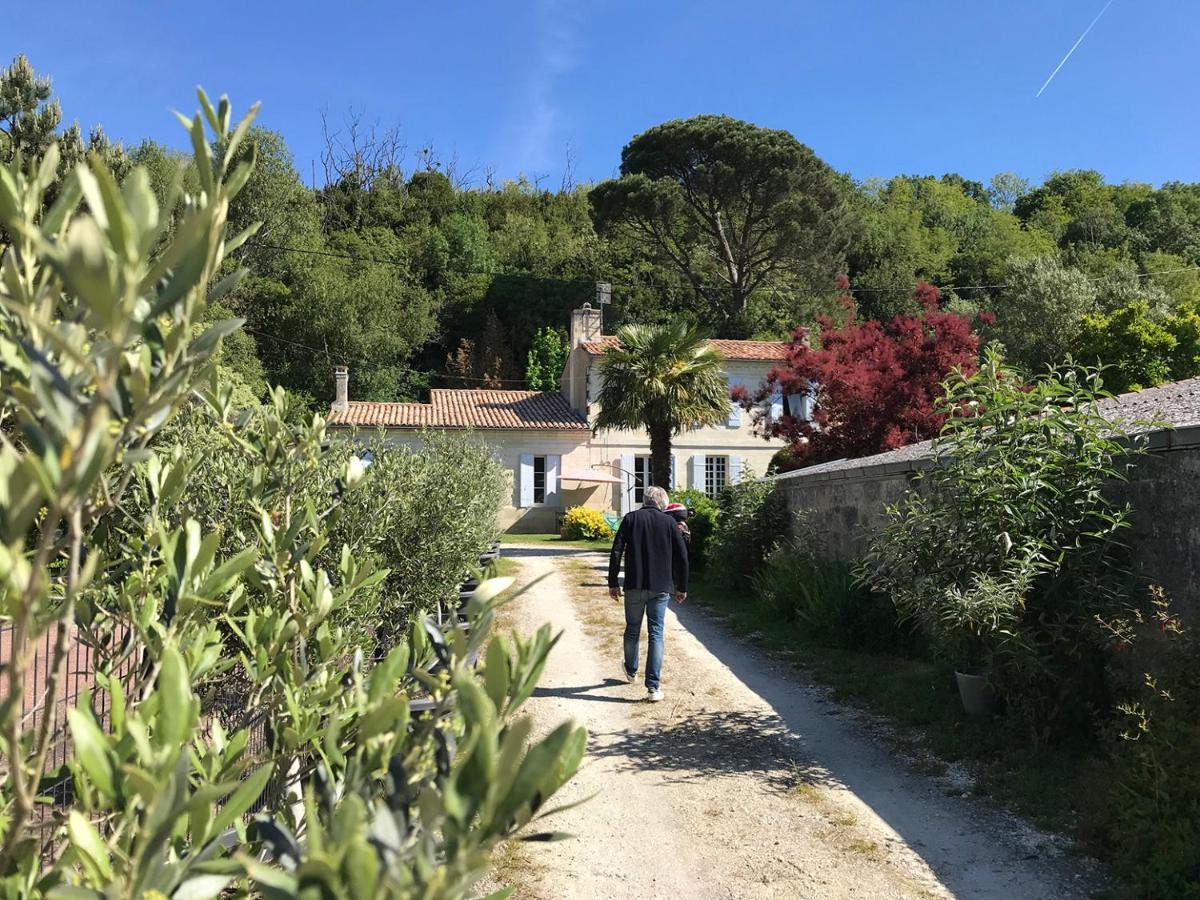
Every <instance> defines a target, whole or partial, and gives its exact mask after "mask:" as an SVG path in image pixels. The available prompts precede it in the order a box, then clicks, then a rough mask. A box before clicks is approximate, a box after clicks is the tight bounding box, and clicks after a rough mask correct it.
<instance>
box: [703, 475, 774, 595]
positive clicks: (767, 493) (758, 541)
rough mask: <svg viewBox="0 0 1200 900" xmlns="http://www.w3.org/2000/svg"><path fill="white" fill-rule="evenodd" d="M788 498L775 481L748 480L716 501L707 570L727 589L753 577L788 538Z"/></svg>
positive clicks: (725, 491)
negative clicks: (715, 515)
mask: <svg viewBox="0 0 1200 900" xmlns="http://www.w3.org/2000/svg"><path fill="white" fill-rule="evenodd" d="M788 524H789V515H788V508H787V498H786V497H785V495H784V494H783V492H782V491H779V490H776V483H775V482H774V481H758V480H755V479H753V478H752V477H751V478H747V480H744V481H742V482H740V483H739V484H735V485H730V486H729V487H727V488H725V490H723V491H722V492H721V494H720V496H719V497H718V498H717V520H716V525H715V529H714V531H713V536H712V540H711V542H710V545H709V551H708V558H709V561H710V565H709V569H710V570H711V571H712V572H713V573H714V574H715V575H716V576H717V577H718V578H719V579H720V580H721V581H723V582H724V583H725V584H726V585H729V586H734V585H737V584H739V583H740V582H742V581H743V580H745V579H747V578H750V577H752V576H753V575H754V574H755V573H756V572H758V571H759V569H761V568H762V565H763V561H764V560H765V559H766V558H767V557H768V556H769V555H770V554H771V553H772V551H774V550H775V548H776V547H778V546H779V545H780V544H781V543H782V542H783V541H784V540H786V538H787V532H788Z"/></svg>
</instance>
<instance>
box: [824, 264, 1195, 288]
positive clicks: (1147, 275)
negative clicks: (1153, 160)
mask: <svg viewBox="0 0 1200 900" xmlns="http://www.w3.org/2000/svg"><path fill="white" fill-rule="evenodd" d="M1180 272H1200V266H1181V267H1179V268H1177V269H1159V270H1157V271H1154V272H1135V273H1134V274H1133V275H1131V276H1117V275H1093V276H1086V277H1084V279H1083V280H1084V281H1093V282H1094V281H1109V280H1110V279H1113V278H1117V277H1132V278H1153V277H1154V276H1156V275H1176V274H1179V273H1180ZM931 284H932V282H931ZM934 286H935V287H937V288H938V289H939V290H943V291H956V292H957V291H992V290H998V289H1000V288H1015V287H1021V282H1016V281H1007V282H1002V283H999V284H946V285H934ZM914 290H916V285H915V284H914V285H912V286H911V287H899V286H896V287H857V288H856V287H847V288H837V289H836V292H837V293H839V294H861V293H869V292H876V293H883V292H888V291H904V292H906V293H910V294H911V293H912V292H913V291H914Z"/></svg>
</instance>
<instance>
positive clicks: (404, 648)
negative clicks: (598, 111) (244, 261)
mask: <svg viewBox="0 0 1200 900" xmlns="http://www.w3.org/2000/svg"><path fill="white" fill-rule="evenodd" d="M200 100H201V105H202V110H201V111H200V112H197V113H196V115H195V117H194V119H192V120H190V122H189V121H188V120H185V122H187V128H188V131H189V132H190V141H191V145H192V147H193V148H194V162H195V172H196V177H197V179H198V182H199V190H198V191H197V192H196V193H195V194H194V195H192V196H189V197H188V198H186V200H185V201H184V202H181V203H180V204H179V206H178V209H179V210H180V212H179V214H178V215H177V216H169V215H165V214H162V215H160V209H159V205H158V201H157V200H156V198H155V195H154V193H153V192H152V191H151V190H150V186H149V181H148V177H147V175H146V173H145V171H143V170H140V169H135V170H134V171H133V172H132V173H131V174H130V175H129V177H128V178H127V179H126V180H125V182H124V184H122V185H118V184H117V183H116V180H115V179H114V177H113V175H112V173H111V172H110V171H108V169H107V168H105V166H104V164H103V162H102V160H101V159H100V157H98V156H93V157H92V158H91V160H90V162H89V166H88V167H87V168H80V169H77V170H76V171H74V172H73V173H71V174H70V175H69V176H68V177H67V178H66V179H65V180H64V181H63V182H62V183H61V190H60V192H59V197H58V199H57V200H56V201H55V202H54V203H53V204H48V203H47V202H46V200H47V196H46V192H47V189H48V188H49V187H50V185H51V184H53V183H54V182H55V175H56V170H57V165H58V155H57V151H56V149H55V148H53V147H51V148H50V149H49V150H48V151H47V152H46V155H45V157H44V159H40V160H39V159H33V160H30V161H29V166H28V168H26V167H25V166H24V164H23V162H22V160H21V159H20V158H19V155H18V158H17V159H16V160H15V161H12V162H10V163H9V164H7V165H5V166H4V167H3V168H2V169H0V230H2V233H4V234H5V235H8V236H11V238H12V242H13V245H12V246H11V247H9V248H8V250H7V251H6V253H5V269H4V273H5V275H4V278H3V279H0V307H2V308H3V314H2V319H3V327H0V358H2V359H3V360H4V377H3V379H0V410H2V411H3V416H4V423H5V439H4V441H2V442H0V498H3V502H0V513H2V514H0V596H3V598H4V605H3V616H4V620H5V624H11V627H12V633H13V635H14V637H13V644H14V646H15V647H17V648H19V649H20V650H21V651H22V652H18V653H16V654H14V655H13V656H12V657H11V658H9V659H6V661H5V662H6V664H5V665H4V667H3V671H2V672H0V678H2V679H3V683H4V685H3V686H4V694H5V696H6V697H8V698H10V699H11V698H18V699H20V698H25V697H27V696H29V697H34V698H35V700H36V702H37V703H39V704H43V709H44V710H45V709H53V708H54V707H55V706H56V705H57V703H56V698H58V697H60V696H61V693H60V692H61V691H62V689H63V683H62V681H61V680H60V679H61V677H62V673H63V672H65V671H66V669H67V661H68V657H70V656H71V655H72V654H73V653H74V652H75V651H76V650H77V648H78V646H80V645H82V646H86V647H87V648H88V650H89V652H88V653H87V654H86V655H87V657H88V668H87V670H86V674H87V675H90V676H92V682H93V683H91V684H89V685H87V686H86V688H83V686H82V685H81V688H83V689H82V690H81V692H80V695H79V698H78V703H77V704H75V705H74V706H73V707H72V708H71V709H69V710H68V711H67V730H68V731H69V740H65V741H64V740H62V735H61V734H60V733H59V732H58V729H57V728H49V727H46V726H48V725H49V724H50V722H51V719H50V718H49V717H45V718H42V719H41V720H40V721H33V720H32V717H30V716H27V715H24V714H23V710H22V709H21V704H20V703H16V704H14V703H12V702H5V703H0V752H2V753H3V757H4V763H5V777H4V779H3V780H0V860H2V864H0V894H2V895H3V896H6V897H8V896H12V897H16V896H22V897H24V896H33V897H42V896H85V897H101V896H111V897H150V896H158V897H169V896H175V897H180V896H189V897H215V896H225V895H228V896H276V897H291V896H308V895H313V896H353V897H401V896H403V897H461V896H464V895H466V894H468V893H469V892H470V891H471V889H472V885H473V884H474V883H475V882H476V881H477V880H478V879H479V877H480V876H481V875H482V874H484V872H486V870H487V868H488V863H489V854H490V852H491V850H492V849H493V848H494V847H495V846H496V845H497V844H498V843H499V842H500V841H502V840H505V839H508V838H510V837H512V836H514V835H515V834H516V833H517V832H518V831H519V829H521V828H523V827H524V826H525V825H526V824H528V823H530V822H531V821H533V820H535V819H536V818H538V817H539V811H540V810H542V809H543V804H544V803H545V802H546V801H547V800H548V799H549V798H550V797H551V796H552V795H553V794H554V792H555V791H557V789H558V788H559V787H561V785H562V784H563V783H564V781H565V780H566V779H567V778H569V777H570V776H571V775H572V773H573V772H574V771H575V769H576V768H577V766H578V764H579V761H580V759H581V758H582V754H583V752H584V748H585V744H586V734H585V733H584V732H583V730H582V729H579V728H577V727H574V726H572V725H570V724H566V725H562V726H560V727H558V728H557V729H555V730H553V731H552V732H550V733H549V734H548V735H545V736H544V737H539V738H532V736H531V726H530V724H529V722H528V719H527V718H525V717H524V716H521V715H520V710H521V707H522V705H523V704H524V702H525V701H526V700H527V699H528V698H529V697H530V695H531V694H532V692H533V690H534V688H535V687H536V684H537V680H538V677H539V675H540V673H541V672H542V670H543V668H544V666H545V662H546V655H547V653H548V652H549V650H550V648H551V646H552V645H553V643H554V639H553V638H552V637H551V635H550V630H549V628H548V627H543V628H542V629H541V630H540V631H539V632H538V633H537V635H536V636H534V637H532V638H530V639H528V640H522V639H520V638H515V639H514V641H513V642H512V644H511V645H509V644H507V643H505V642H503V641H499V640H494V641H493V640H489V628H490V625H491V623H492V622H493V620H494V610H493V604H492V602H491V599H492V598H494V597H495V596H496V594H497V593H498V592H499V591H501V590H503V589H504V588H505V587H507V584H506V583H505V580H503V579H496V580H494V581H492V582H491V583H487V582H485V583H484V585H482V587H481V590H480V592H479V593H478V594H477V595H476V596H475V598H474V600H473V601H472V604H471V607H470V609H469V610H468V612H469V617H470V628H469V631H468V632H466V633H464V632H463V631H461V630H459V629H457V628H453V627H448V628H446V629H445V630H443V629H441V628H439V627H438V626H437V625H436V624H434V623H433V622H431V621H430V620H428V619H425V620H423V621H419V622H417V621H414V622H413V623H412V628H411V629H410V630H409V632H408V633H407V634H406V635H405V636H404V637H403V639H402V640H401V641H399V642H398V643H397V644H396V646H394V647H387V648H379V647H376V646H371V645H365V646H364V645H363V644H361V643H359V642H357V640H356V639H355V635H354V633H353V631H352V630H351V629H347V628H345V627H343V626H342V625H341V624H340V622H339V617H340V616H342V615H343V613H344V611H345V610H347V609H352V608H354V606H355V604H356V603H359V602H360V596H361V595H362V594H363V593H364V592H370V591H372V590H374V589H376V588H377V587H378V586H379V585H381V584H382V583H384V581H385V578H386V577H387V572H386V570H383V569H380V568H379V567H378V566H377V565H376V563H377V561H378V560H377V558H376V556H375V554H373V553H372V552H370V551H369V548H368V552H365V553H363V554H362V555H361V556H360V555H356V553H355V552H354V551H353V550H352V549H351V544H352V543H354V542H355V541H356V540H357V537H356V536H355V535H354V534H351V532H353V531H354V530H355V529H348V531H347V532H346V533H347V535H348V536H349V542H347V543H344V544H341V545H340V546H338V545H334V544H333V543H332V541H331V533H332V531H333V530H334V529H335V528H337V527H341V526H346V525H348V524H349V521H350V519H352V518H354V517H353V516H352V515H348V514H346V510H347V509H349V508H350V507H351V506H352V505H353V502H354V501H353V500H352V499H351V498H353V497H354V495H355V494H356V492H357V491H358V490H359V489H360V488H361V487H363V486H364V485H365V484H366V483H367V481H368V478H367V475H366V473H365V472H364V470H363V467H362V465H361V464H360V462H359V461H358V460H356V459H353V458H351V456H350V451H351V448H350V447H349V446H348V445H346V444H345V443H343V442H335V441H331V440H330V436H329V434H328V433H327V431H326V427H325V422H324V420H323V419H321V418H320V417H319V416H318V417H312V416H307V417H300V416H299V415H298V414H297V413H296V412H295V407H294V404H293V402H292V401H291V399H290V398H289V397H288V396H287V395H286V394H285V393H284V392H283V391H281V390H276V391H274V392H272V393H271V396H270V402H269V403H268V404H266V405H264V406H263V407H261V408H259V409H250V408H247V403H248V401H247V400H246V398H245V396H244V393H242V394H239V392H237V391H235V388H234V386H233V385H232V384H231V383H230V381H229V380H228V379H226V378H224V377H223V375H222V373H221V372H220V371H219V370H217V369H216V366H215V363H216V354H217V352H218V351H219V349H220V347H221V341H222V337H223V336H224V335H227V334H231V333H233V332H234V331H235V330H236V329H237V327H238V323H237V322H236V321H230V320H226V321H221V322H217V323H215V324H213V325H212V326H210V327H209V328H207V329H205V330H204V331H203V332H202V333H200V334H196V333H194V332H193V325H194V324H195V323H197V322H202V321H204V315H205V313H206V310H207V309H208V308H209V304H210V301H212V300H216V299H218V298H219V297H220V296H222V295H223V294H225V293H228V291H230V290H231V289H233V288H234V287H236V285H237V282H238V279H239V278H240V277H241V274H242V273H240V272H238V271H237V270H236V268H235V267H234V266H233V265H232V264H231V261H230V260H228V259H226V258H225V253H226V252H230V253H232V252H233V251H234V250H236V249H237V247H238V246H240V245H241V244H242V243H244V241H245V240H246V239H247V238H249V237H250V235H251V234H252V233H253V228H252V229H250V230H249V231H248V232H244V233H241V234H226V224H227V223H226V213H227V211H228V209H229V205H230V201H231V200H232V199H233V197H234V196H235V195H236V194H237V193H238V191H239V190H240V188H241V187H242V186H243V185H244V184H245V183H246V180H247V178H248V176H249V174H250V171H251V170H252V168H253V165H254V152H253V150H252V149H251V150H249V151H240V148H239V144H240V143H241V142H242V140H243V138H245V136H246V135H247V133H248V130H249V128H250V123H251V120H252V118H253V116H252V115H251V116H248V117H246V118H245V119H243V121H242V122H241V123H238V124H237V125H236V126H234V125H233V123H232V122H231V119H230V108H229V103H228V100H227V99H225V98H222V99H221V101H220V104H219V105H218V106H217V108H215V109H214V108H213V106H212V104H211V103H210V102H209V100H208V97H207V96H205V95H204V94H203V92H201V94H200ZM205 123H208V125H209V126H210V127H211V132H212V133H211V134H210V133H209V131H208V130H207V129H206V128H205ZM84 200H86V204H87V207H88V212H86V213H84V212H81V211H80V210H79V209H78V207H79V206H80V204H81V203H82V202H83V201H84ZM166 208H167V209H172V208H175V204H174V203H173V202H172V203H171V204H169V205H168V206H167V207H166ZM168 225H169V226H171V229H172V230H171V231H169V232H168V230H167V228H168ZM15 260H19V263H14V261H15ZM210 375H211V376H212V377H211V378H209V376H210ZM197 398H198V400H197ZM189 402H191V403H192V404H193V405H192V406H191V407H189V408H188V415H190V416H193V419H192V421H191V422H190V423H188V422H184V421H183V419H180V422H179V424H180V426H181V428H183V427H185V426H186V427H192V428H193V429H194V431H195V432H207V434H205V435H199V434H185V433H184V431H182V430H176V431H174V432H172V431H170V430H165V426H168V425H170V424H171V423H172V419H173V417H175V416H176V414H177V413H179V411H180V410H181V409H183V408H185V407H187V405H188V404H189ZM207 456H219V457H220V458H219V459H217V460H210V459H208V458H206V457H207ZM210 463H213V464H214V466H215V468H209V469H206V468H204V467H205V466H208V465H209V464H210ZM440 499H441V498H439V497H434V498H433V500H435V501H436V500H440ZM371 508H372V509H374V507H373V506H372V507H371ZM192 513H195V514H196V515H197V516H201V517H202V519H201V518H197V517H196V516H194V515H193V514H192ZM339 517H340V525H339ZM368 524H369V523H367V522H365V521H362V519H361V517H359V519H358V525H359V526H361V527H362V528H363V529H366V528H367V527H368ZM362 546H367V544H365V543H364V544H362ZM387 552H388V551H387V548H383V549H382V550H381V552H380V554H379V555H380V556H385V555H386V554H387ZM376 615H378V612H377V613H376ZM76 642H77V643H76ZM33 648H38V652H28V651H30V650H32V649H33ZM381 649H386V652H376V651H378V650H381ZM485 651H486V652H485ZM39 657H40V659H39ZM476 657H481V658H482V659H483V663H482V668H483V670H484V677H483V678H482V679H481V678H480V677H479V676H478V675H477V674H476V670H475V665H476V664H475V662H474V661H473V660H474V659H475V658H476ZM39 669H40V671H41V675H42V677H41V678H40V679H38V678H37V677H36V676H37V673H38V670H39ZM39 682H40V683H39ZM418 693H419V694H422V695H424V696H425V697H427V698H428V700H429V702H430V707H431V708H429V709H427V710H426V711H424V712H422V713H421V714H419V715H411V714H410V712H411V710H410V703H409V700H410V698H411V697H413V696H414V695H417V694H418ZM231 697H234V698H235V699H236V700H237V702H226V701H228V700H229V699H230V698H231ZM98 710H99V711H103V713H104V714H103V715H97V714H96V711H98ZM52 748H53V755H51V750H52ZM64 751H65V753H64V755H65V756H66V759H65V761H63V762H64V764H63V765H62V766H61V767H60V768H58V769H54V770H50V769H49V767H48V766H47V765H46V763H47V761H48V760H50V759H52V758H53V756H54V755H57V754H58V753H59V752H64ZM252 806H258V807H259V808H260V809H261V813H259V814H258V815H255V816H254V817H253V819H252V820H251V816H250V809H251V807H252Z"/></svg>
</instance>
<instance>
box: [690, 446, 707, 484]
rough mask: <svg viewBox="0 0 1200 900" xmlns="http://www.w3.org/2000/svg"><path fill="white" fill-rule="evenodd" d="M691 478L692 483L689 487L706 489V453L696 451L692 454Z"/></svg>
mask: <svg viewBox="0 0 1200 900" xmlns="http://www.w3.org/2000/svg"><path fill="white" fill-rule="evenodd" d="M690 468H691V480H692V483H691V484H689V485H688V487H690V488H692V489H693V490H697V491H703V490H704V454H703V453H696V454H694V455H693V456H692V462H691V466H690Z"/></svg>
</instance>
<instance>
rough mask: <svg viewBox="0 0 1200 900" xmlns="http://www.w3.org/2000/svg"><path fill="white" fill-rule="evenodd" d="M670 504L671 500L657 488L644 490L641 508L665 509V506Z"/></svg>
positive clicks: (664, 492)
mask: <svg viewBox="0 0 1200 900" xmlns="http://www.w3.org/2000/svg"><path fill="white" fill-rule="evenodd" d="M670 502H671V498H670V497H668V496H667V492H666V491H664V490H663V489H662V488H660V487H657V486H652V487H648V488H646V494H645V499H644V500H643V501H642V506H652V507H654V509H666V508H667V504H668V503H670Z"/></svg>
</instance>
